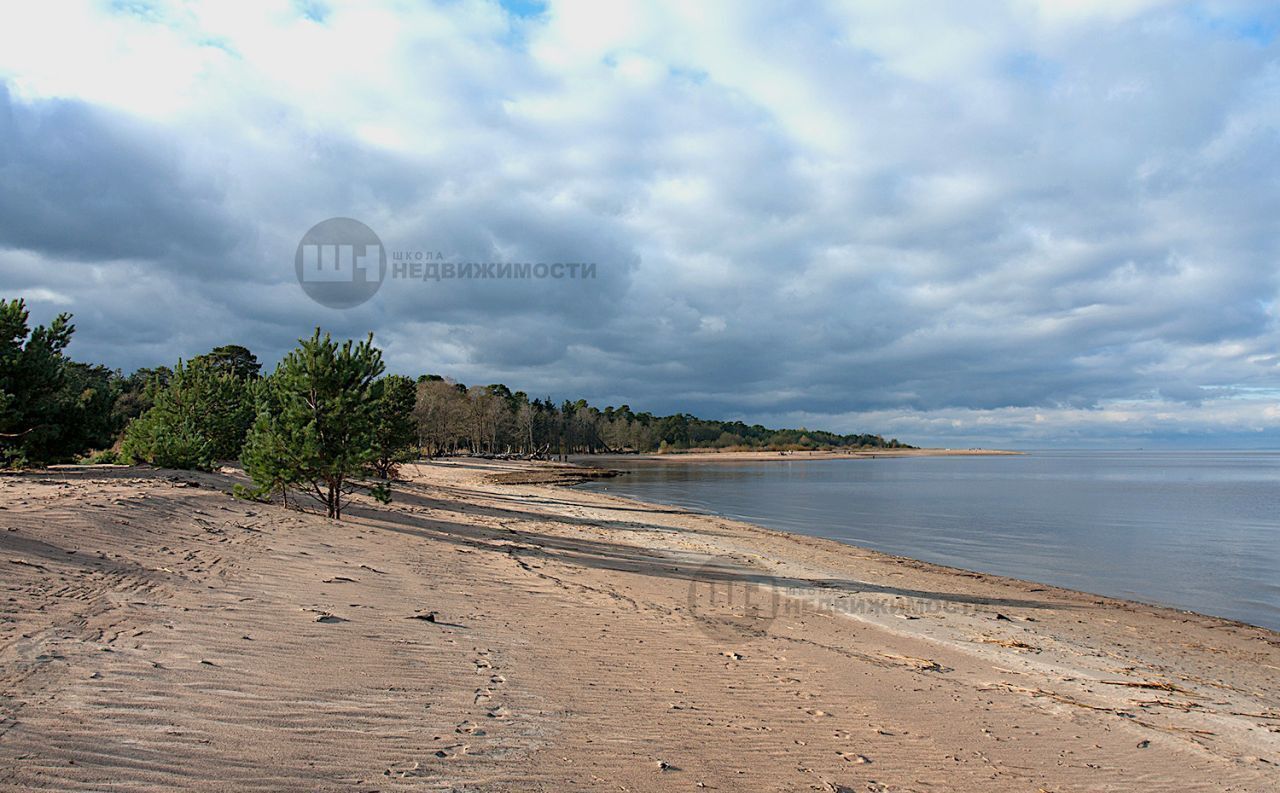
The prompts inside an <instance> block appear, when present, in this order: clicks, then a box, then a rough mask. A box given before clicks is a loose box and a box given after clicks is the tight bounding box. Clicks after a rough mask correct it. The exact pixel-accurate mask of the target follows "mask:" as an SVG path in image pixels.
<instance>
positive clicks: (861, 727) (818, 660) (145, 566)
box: [0, 460, 1280, 793]
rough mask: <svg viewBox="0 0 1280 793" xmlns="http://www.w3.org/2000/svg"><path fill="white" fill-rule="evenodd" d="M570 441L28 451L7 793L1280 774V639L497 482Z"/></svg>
mask: <svg viewBox="0 0 1280 793" xmlns="http://www.w3.org/2000/svg"><path fill="white" fill-rule="evenodd" d="M565 468H567V466H560V465H555V464H538V463H515V462H501V461H484V460H450V461H435V462H431V463H425V462H424V463H416V464H409V465H406V466H405V469H404V471H403V476H404V477H405V478H406V480H407V481H405V482H403V483H401V484H398V485H397V486H396V489H395V494H394V496H393V499H394V500H393V502H392V503H391V504H390V505H388V506H383V505H379V504H376V503H374V502H372V501H371V500H370V499H365V498H358V499H357V500H356V503H354V504H353V505H352V507H351V508H350V510H349V516H350V519H349V520H344V521H342V522H336V521H331V520H327V519H325V518H323V517H320V516H317V515H313V514H306V513H301V512H297V511H293V510H285V509H283V508H281V507H279V506H273V505H263V504H255V503H250V502H245V501H241V500H237V499H234V498H232V497H231V496H230V495H229V492H228V491H229V490H230V489H231V487H232V486H233V485H234V484H235V483H236V482H238V481H240V479H239V474H237V473H235V472H227V473H221V474H202V473H193V472H185V471H184V472H172V471H154V470H146V469H113V470H110V471H104V470H100V469H99V470H93V469H85V470H69V471H68V470H60V471H50V472H41V473H39V474H28V475H17V476H13V477H5V478H0V507H3V509H0V522H2V523H3V524H4V525H5V528H6V529H7V530H6V531H0V553H2V556H0V560H7V563H6V570H5V572H6V580H5V583H4V586H5V588H6V590H7V591H6V596H7V600H5V601H0V612H2V614H0V616H3V619H2V620H0V690H3V691H4V692H5V699H3V700H0V758H3V759H4V762H0V791H6V793H7V791H9V790H13V791H18V790H38V789H68V788H85V787H89V788H92V787H101V786H103V785H105V784H107V782H108V781H110V783H111V786H112V787H113V789H121V790H139V791H141V790H146V789H157V788H164V787H167V788H170V789H173V788H182V789H191V790H210V791H212V790H220V789H225V788H226V787H228V786H235V787H237V789H242V790H298V791H302V790H308V791H310V790H323V791H328V790H334V791H337V790H349V789H352V788H358V789H366V788H367V789H385V790H418V789H421V790H428V789H431V790H434V789H441V788H442V787H444V788H452V789H476V790H494V791H505V790H512V791H515V790H535V791H536V790H547V791H552V790H554V791H560V790H601V791H603V790H617V789H618V787H619V786H623V787H625V788H629V789H633V790H660V791H665V790H673V791H674V790H688V789H689V788H691V787H695V786H698V785H703V786H705V787H707V788H714V789H720V790H746V791H755V790H760V791H766V790H768V791H772V790H783V789H785V790H806V789H816V790H828V791H831V790H841V789H853V790H863V789H886V790H925V789H949V790H979V789H981V790H1010V791H1014V790H1019V791H1021V790H1028V789H1031V790H1034V789H1037V788H1042V789H1045V790H1052V791H1055V792H1064V793H1065V791H1075V790H1097V789H1131V787H1132V786H1133V780H1135V779H1138V778H1140V779H1142V780H1143V785H1144V786H1146V787H1149V788H1152V789H1166V788H1168V789H1175V788H1176V789H1181V790H1219V789H1224V788H1232V789H1235V790H1241V791H1264V790H1272V789H1275V788H1276V787H1277V785H1278V784H1280V764H1277V763H1280V761H1277V760H1276V759H1275V758H1276V757H1277V756H1278V755H1280V634H1277V633H1275V632H1273V631H1268V630H1266V629H1264V628H1258V627H1255V626H1249V625H1246V624H1244V623H1234V622H1231V621H1228V620H1223V619H1220V618H1216V617H1208V616H1202V615H1197V614H1192V613H1184V612H1180V611H1176V610H1173V609H1169V608H1166V607H1161V606H1149V605H1146V604H1141V603H1137V602H1132V601H1125V600H1119V599H1114V598H1105V597H1100V596H1094V595H1089V594H1086V593H1080V592H1076V591H1073V590H1068V589H1062V588H1059V587H1053V586H1048V585H1040V584H1035V583H1033V582H1029V581H1023V580H1019V579H1010V578H1004V577H1000V576H993V575H987V574H982V573H973V572H970V571H964V570H959V569H956V568H948V567H944V566H941V565H933V564H929V563H926V562H920V561H916V560H912V559H907V558H904V557H895V556H892V555H889V554H883V553H879V552H875V551H870V550H866V549H862V548H859V547H857V546H853V545H848V544H845V543H841V542H839V541H836V540H824V539H820V538H813V537H806V536H804V535H795V534H790V533H787V532H784V531H780V530H775V529H769V528H765V527H759V526H754V525H752V524H747V523H742V522H737V521H732V520H728V519H724V518H719V517H716V516H711V515H706V514H701V513H696V512H693V511H691V510H686V509H683V508H672V507H668V506H665V505H660V504H650V503H645V502H640V501H635V500H632V499H627V498H625V497H622V496H615V495H611V494H607V493H598V492H594V491H587V490H582V489H580V488H572V487H563V486H557V485H553V484H528V483H524V484H514V483H502V482H500V481H495V479H500V478H501V477H504V476H507V477H508V479H510V478H511V477H510V476H509V475H513V474H514V475H519V476H524V477H530V475H531V474H535V473H539V472H544V473H545V472H548V471H550V473H552V474H553V475H554V474H555V473H556V472H557V471H559V472H563V471H564V470H565ZM762 604H767V607H766V608H764V609H763V610H762V609H761V605H762ZM158 725H159V726H163V729H158V728H157V726H158ZM69 761H74V763H72V762H69ZM877 786H878V787H877Z"/></svg>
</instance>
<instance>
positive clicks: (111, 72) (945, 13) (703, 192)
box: [0, 0, 1280, 448]
mask: <svg viewBox="0 0 1280 793" xmlns="http://www.w3.org/2000/svg"><path fill="white" fill-rule="evenodd" d="M1278 31H1280V10H1277V8H1276V6H1275V4H1274V3H1268V2H1256V3H1255V2H1226V1H1223V2H1216V1H1212V0H1210V1H1208V2H1196V3H1178V2H1162V0H1009V1H1008V2H986V1H985V0H975V2H965V3H956V2H950V1H949V0H938V1H937V2H894V1H892V0H883V1H876V0H867V1H865V2H859V1H857V0H850V1H848V2H812V1H810V0H805V1H804V2H794V3H791V2H761V3H750V2H742V1H741V0H724V1H723V2H718V1H716V0H700V2H697V3H691V2H687V0H672V2H644V3H641V2H635V3H626V2H609V1H608V0H550V1H549V2H546V3H541V2H534V1H532V0H521V1H520V2H504V3H499V2H494V1H493V0H444V1H442V2H435V3H431V2H421V3H411V2H366V1H361V2H355V1H354V0H353V1H352V2H339V1H337V0H307V1H303V0H299V1H298V2H286V1H285V0H270V1H267V0H255V2H251V3H249V2H246V3H238V2H227V0H211V2H207V3H201V2H195V3H190V4H188V3H181V4H179V3H168V2H145V1H142V0H139V1H138V2H124V1H123V0H121V1H120V2H91V3H64V2H47V3H28V4H12V5H8V6H6V7H5V10H3V11H0V294H3V295H5V296H10V297H12V296H23V297H25V298H26V299H27V301H28V303H29V305H30V306H31V308H32V311H33V314H34V316H35V318H36V319H38V320H44V321H47V319H48V318H49V317H51V316H53V315H54V314H55V313H57V312H59V311H70V312H73V313H74V314H75V318H76V324H77V326H78V328H79V331H78V334H77V336H76V339H75V342H74V343H73V346H72V348H71V349H72V352H73V354H74V357H77V358H79V359H81V360H89V361H101V362H105V363H108V364H110V365H112V366H117V367H121V368H123V369H125V370H131V369H133V368H135V367H138V366H150V365H156V364H161V363H172V362H173V361H174V360H176V359H177V358H179V357H180V356H182V357H189V356H191V355H194V354H198V353H200V352H204V351H206V350H208V349H209V348H211V347H213V346H215V345H217V344H222V343H228V342H237V343H243V344H245V345H247V346H249V347H251V348H252V349H253V350H254V351H255V352H257V353H258V354H259V357H261V358H262V359H264V360H265V361H267V362H269V363H272V364H273V363H274V362H275V361H276V360H277V359H278V358H279V357H280V355H281V354H282V352H283V351H284V350H286V349H287V348H289V347H290V346H292V344H293V343H294V341H295V340H296V339H297V337H299V336H301V335H307V334H308V333H309V331H310V329H311V328H313V327H314V326H316V325H322V326H323V327H324V328H326V329H329V330H332V331H334V332H335V333H339V334H346V335H361V334H363V332H365V331H366V330H368V329H370V328H372V329H373V330H374V332H375V334H376V337H377V340H378V342H379V344H380V345H381V346H382V347H383V348H384V349H385V351H386V353H387V357H388V361H389V365H390V368H391V370H393V371H399V372H403V373H406V374H418V373H421V372H437V373H442V374H446V375H449V376H452V377H454V378H457V379H459V380H462V381H464V382H468V383H488V382H495V381H501V382H505V383H507V384H509V385H511V386H512V387H513V388H522V389H524V390H527V391H529V392H531V393H533V394H535V395H539V394H549V395H552V396H554V397H555V398H557V399H561V398H565V397H571V398H576V397H578V396H583V397H586V398H588V399H590V400H592V401H593V402H598V403H600V404H619V403H623V402H626V403H629V404H630V405H631V406H632V407H633V408H635V409H637V410H641V409H645V410H650V411H653V412H663V413H665V412H674V411H689V412H693V413H696V414H699V415H706V416H712V417H723V418H742V419H745V420H748V421H761V422H764V423H767V424H772V425H788V426H796V425H805V426H810V427H825V428H830V429H835V430H840V431H875V432H883V433H885V434H886V435H890V434H891V435H896V436H898V437H901V438H903V439H905V440H909V441H912V442H916V443H928V444H938V445H946V446H965V445H1004V446H1012V447H1021V448H1035V447H1044V446H1067V447H1071V446H1097V445H1110V446H1118V447H1132V446H1155V445H1196V446H1267V447H1277V446H1280V432H1277V428H1278V427H1280V332H1278V327H1277V310H1278V304H1277V298H1278V296H1280V225H1278V224H1280V42H1278V41H1277V32H1278ZM334 216H347V217H353V218H357V219H360V220H362V221H363V222H365V223H366V224H368V225H369V226H370V227H371V228H373V229H374V230H375V231H376V232H377V234H378V235H379V236H380V237H381V239H382V240H383V242H384V244H385V246H386V248H387V250H388V251H389V252H392V251H403V250H423V251H428V252H432V253H435V254H438V255H440V256H443V257H444V258H445V259H446V260H450V261H459V262H463V261H515V262H525V261H528V262H538V261H546V262H554V261H581V262H595V263H596V265H597V275H596V278H594V279H589V280H582V279H579V280H562V281H555V280H550V279H547V280H542V281H532V280H530V281H491V280H484V281H476V280H472V281H458V280H454V281H442V282H431V283H422V282H410V281H404V280H400V281H397V280H394V279H392V280H388V281H387V282H385V283H384V284H383V286H382V288H381V290H380V291H379V293H378V294H377V295H376V296H375V297H374V298H373V299H372V300H371V301H369V302H368V303H365V304H364V305H362V306H360V307H358V308H355V309H351V310H346V311H340V310H334V309H328V308H324V307H322V306H319V305H317V304H316V303H313V302H311V301H310V300H309V299H308V298H307V297H306V295H305V294H304V293H303V291H302V290H301V288H300V287H299V285H298V283H297V280H296V276H295V272H294V254H295V251H296V249H297V246H298V242H299V239H300V238H301V236H302V235H303V234H304V233H305V232H306V231H307V229H308V228H310V227H311V226H312V225H313V224H315V223H317V222H319V221H321V220H324V219H325V218H329V217H334Z"/></svg>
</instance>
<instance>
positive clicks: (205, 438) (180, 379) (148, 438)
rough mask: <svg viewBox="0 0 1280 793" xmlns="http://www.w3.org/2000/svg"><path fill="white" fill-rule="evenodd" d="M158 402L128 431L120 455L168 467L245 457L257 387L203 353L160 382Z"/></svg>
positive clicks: (203, 465) (206, 465)
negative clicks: (163, 382) (166, 379)
mask: <svg viewBox="0 0 1280 793" xmlns="http://www.w3.org/2000/svg"><path fill="white" fill-rule="evenodd" d="M154 400H155V402H154V404H153V405H152V407H151V408H150V409H148V410H147V411H146V412H145V413H143V414H142V415H141V416H140V417H138V418H137V419H134V421H133V422H131V423H130V424H129V426H128V428H126V430H125V436H124V441H123V442H122V443H121V447H120V455H121V457H122V458H124V459H125V460H127V461H129V462H146V463H150V464H152V465H157V466H160V467H163V468H198V469H202V470H206V471H207V470H212V469H213V467H214V465H215V463H216V461H218V460H229V459H235V458H236V457H239V456H240V450H241V447H242V446H243V445H244V439H245V434H246V433H247V432H248V430H249V425H250V423H251V422H252V420H253V401H252V386H251V384H250V382H249V381H248V380H246V379H244V378H241V377H238V376H236V375H235V374H233V373H231V372H230V371H227V370H225V369H223V368H221V367H218V366H216V365H215V364H213V363H211V362H210V361H209V360H208V359H206V358H203V357H200V358H195V359H192V361H191V362H190V363H187V364H183V363H182V362H181V361H179V362H178V365H177V367H176V368H175V369H174V370H173V373H172V374H171V375H170V377H169V379H168V381H167V382H166V383H165V384H164V385H163V386H161V385H160V384H159V383H158V382H157V383H156V384H155V394H154Z"/></svg>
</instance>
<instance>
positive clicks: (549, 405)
mask: <svg viewBox="0 0 1280 793" xmlns="http://www.w3.org/2000/svg"><path fill="white" fill-rule="evenodd" d="M74 333H75V326H74V325H72V324H71V317H70V315H67V314H62V315H59V316H58V317H56V318H55V319H54V320H53V321H52V322H51V323H50V324H49V325H48V326H37V327H35V328H31V327H30V324H29V313H28V311H27V308H26V305H25V303H24V301H22V300H21V299H18V300H3V299H0V465H4V466H6V467H26V466H39V465H47V464H50V463H57V462H68V461H74V460H78V461H81V462H91V463H95V462H96V463H104V462H120V463H149V464H152V465H156V466H161V467H166V468H188V469H204V470H212V469H213V468H215V467H216V466H217V465H218V464H219V462H220V461H228V460H239V461H240V462H241V463H242V464H243V466H244V468H245V471H246V473H248V474H249V476H250V477H251V478H252V479H253V481H254V484H255V488H254V489H253V491H252V493H249V495H251V496H253V497H258V498H265V497H267V496H270V495H278V496H279V497H281V498H284V499H286V500H287V499H288V496H289V494H290V492H294V493H299V492H300V493H303V494H306V495H308V496H310V497H312V498H314V499H316V500H317V501H318V502H320V503H321V504H322V505H324V507H325V509H326V512H327V513H328V514H329V515H330V516H331V517H340V516H341V511H342V505H343V504H344V503H345V499H346V497H347V496H348V495H350V493H351V492H353V491H354V490H355V489H356V488H357V487H365V488H368V489H369V490H370V492H372V493H373V495H375V496H376V497H380V498H385V497H387V494H388V492H389V491H388V490H387V488H386V484H385V483H386V481H387V480H390V479H392V478H394V476H395V474H396V469H397V466H399V465H400V464H402V463H404V462H406V461H408V460H411V459H415V458H417V457H418V456H420V455H426V456H428V457H435V456H442V455H454V454H479V455H490V456H508V455H509V456H523V457H536V458H544V459H545V458H549V457H552V456H560V457H563V456H567V455H569V454H594V453H600V452H653V451H674V450H682V449H690V448H720V449H770V450H779V451H782V450H801V449H833V448H859V447H876V448H885V447H889V448H895V447H901V446H903V444H900V443H899V442H898V441H897V440H896V439H894V440H889V441H886V440H885V439H884V438H883V437H881V436H879V435H858V434H854V435H837V434H834V433H830V432H823V431H811V430H805V429H798V430H790V429H783V430H771V429H767V428H765V427H763V426H761V425H759V424H754V425H747V424H745V423H743V422H740V421H734V422H723V421H708V420H706V419H700V418H697V417H695V416H692V415H689V414H684V413H681V414H675V415H670V416H655V415H653V414H650V413H646V412H639V413H637V412H634V411H632V410H631V408H630V407H629V406H627V405H623V406H621V407H612V406H610V407H606V408H604V409H603V410H601V409H599V408H597V407H595V406H593V405H590V404H588V403H587V402H586V401H585V400H581V399H580V400H577V401H576V402H574V401H568V400H565V401H563V402H561V403H560V404H556V403H555V402H553V401H552V400H551V398H550V397H546V398H532V399H531V398H530V397H529V395H528V394H526V393H525V392H523V391H512V390H511V389H509V388H508V387H507V386H505V385H503V384H500V383H495V384H491V385H483V386H471V387H468V386H466V385H464V384H462V383H457V382H453V381H451V380H448V379H445V378H444V377H441V376H439V375H430V374H428V375H422V376H421V377H418V378H417V379H416V380H415V379H412V378H409V377H405V376H403V375H395V374H386V373H385V366H384V364H383V362H382V353H381V351H380V350H378V348H376V347H375V346H374V345H373V336H372V334H370V335H369V337H368V338H366V339H365V340H363V341H359V342H357V341H345V342H337V341H334V340H333V339H332V338H331V337H330V336H329V335H328V334H322V333H321V331H320V330H319V329H317V330H316V331H315V333H314V334H313V335H312V336H311V338H309V339H302V340H300V341H299V344H298V347H296V348H295V349H294V350H293V351H291V352H290V353H289V354H288V355H286V356H285V357H284V359H283V360H281V362H280V364H279V365H278V366H277V367H276V369H275V371H274V372H272V373H270V374H268V375H264V374H263V373H262V367H261V364H260V363H259V362H258V359H257V357H256V356H255V355H254V354H253V353H252V352H251V351H250V350H248V349H246V348H244V347H242V346H239V345H225V346H222V347H217V348H215V349H213V350H211V351H210V352H208V353H206V354H204V355H199V356H196V357H194V358H192V359H191V360H189V361H179V362H178V363H177V364H176V365H175V366H173V367H172V368H170V367H166V366H161V367H156V368H144V369H139V370H137V371H135V372H133V373H132V374H129V375H125V374H123V373H122V372H120V371H117V370H112V369H109V368H107V367H105V366H101V365H95V364H85V363H80V362H77V361H73V360H71V359H70V358H69V357H67V354H66V349H67V346H68V345H69V344H70V342H71V339H72V336H73V334H74ZM370 479H372V480H376V481H375V482H374V483H373V484H369V480H370Z"/></svg>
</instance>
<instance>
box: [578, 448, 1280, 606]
mask: <svg viewBox="0 0 1280 793" xmlns="http://www.w3.org/2000/svg"><path fill="white" fill-rule="evenodd" d="M610 467H613V468H618V469H622V470H626V471H628V473H627V475H626V476H623V477H619V478H617V479H613V480H608V481H605V482H600V483H592V484H589V485H583V487H588V488H590V489H593V490H602V491H606V492H610V493H614V494H617V495H624V496H631V497H634V498H639V499H642V500H645V501H653V502H658V503H663V504H671V505H677V506H683V507H690V508H693V509H696V510H700V511H703V512H709V513H714V514H717V515H724V516H727V517H731V518H737V519H741V520H746V521H750V522H752V523H756V524H759V525H762V526H769V527H772V528H778V529H785V530H787V531H793V532H796V533H799V534H809V535H814V536H818V537H828V538H831V539H836V540H842V541H844V542H849V543H853V544H855V545H861V546H865V547H868V548H874V549H876V550H880V551H886V552H888V553H893V554H898V555H901V556H909V557H912V558H916V559H923V560H926V561H930V562H936V563H939V564H945V565H952V566H955V567H962V568H965V569H969V570H978V571H982V572H987V573H996V574H999V575H1007V576H1014V577H1017V578H1024V579H1029V580H1032V581H1040V582H1045V583H1050V584H1057V585H1059V586H1065V587H1070V588H1072V589H1079V590H1084V591H1086V592H1095V593H1100V594H1104V595H1113V596H1117V597H1123V598H1129V599H1133V600H1141V601H1146V602H1149V603H1160V604H1164V605H1169V606H1175V607H1177V608H1183V609H1190V610H1193V611H1198V612H1201V613H1205V614H1214V615H1218V616H1222V617H1230V618H1233V619H1238V620H1242V621H1244V622H1250V623H1253V624H1255V625H1262V626H1265V627H1268V628H1272V629H1276V630H1280V452H1201V451H1197V452H1095V451H1090V452H1056V451H1055V452H1034V453H1030V454H1027V455H1025V456H1016V457H950V458H948V457H919V458H902V459H877V460H811V461H801V460H796V461H787V462H769V463H705V464H697V463H665V462H659V463H641V462H634V463H628V462H626V461H620V462H611V463H610Z"/></svg>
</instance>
